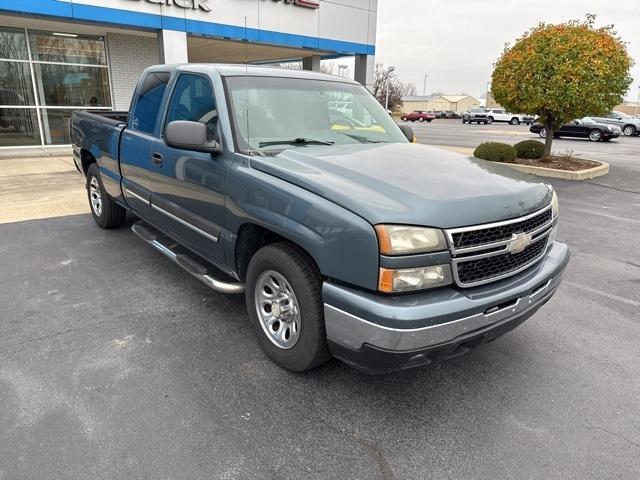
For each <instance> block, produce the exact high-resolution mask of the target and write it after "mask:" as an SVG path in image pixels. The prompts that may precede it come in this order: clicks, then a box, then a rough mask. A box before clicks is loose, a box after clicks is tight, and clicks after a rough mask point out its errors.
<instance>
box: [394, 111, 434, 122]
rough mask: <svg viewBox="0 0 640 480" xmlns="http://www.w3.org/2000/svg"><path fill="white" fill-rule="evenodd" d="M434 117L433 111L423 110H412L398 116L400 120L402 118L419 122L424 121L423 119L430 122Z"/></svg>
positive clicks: (405, 120)
mask: <svg viewBox="0 0 640 480" xmlns="http://www.w3.org/2000/svg"><path fill="white" fill-rule="evenodd" d="M434 118H436V116H435V115H434V114H433V112H425V111H424V110H414V111H413V112H411V113H404V114H402V116H401V117H400V120H402V121H403V122H415V121H416V120H417V121H419V122H424V121H425V120H426V121H427V122H430V121H431V120H433V119H434Z"/></svg>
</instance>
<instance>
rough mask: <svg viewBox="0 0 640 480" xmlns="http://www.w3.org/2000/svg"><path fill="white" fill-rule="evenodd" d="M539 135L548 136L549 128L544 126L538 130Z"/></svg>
mask: <svg viewBox="0 0 640 480" xmlns="http://www.w3.org/2000/svg"><path fill="white" fill-rule="evenodd" d="M538 135H540V136H541V137H542V138H547V129H546V128H544V127H542V128H541V129H540V131H539V132H538Z"/></svg>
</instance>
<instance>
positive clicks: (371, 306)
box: [323, 242, 570, 373]
mask: <svg viewBox="0 0 640 480" xmlns="http://www.w3.org/2000/svg"><path fill="white" fill-rule="evenodd" d="M569 256H570V255H569V250H568V248H567V246H566V245H565V244H563V243H559V242H554V243H553V245H552V247H551V248H550V249H549V250H548V252H547V254H546V256H545V257H544V258H543V259H542V260H541V261H540V262H538V263H537V264H536V265H534V266H532V267H531V268H529V269H527V270H526V271H525V272H522V273H521V274H518V275H516V276H514V277H511V278H509V279H505V280H501V281H498V282H495V283H492V284H488V285H482V286H479V287H474V288H468V289H455V288H440V289H436V290H432V291H429V292H424V293H417V294H411V295H398V296H383V295H378V294H374V293H369V292H362V291H359V290H355V289H351V288H348V287H343V286H339V285H336V284H333V283H329V282H325V283H324V285H323V298H324V302H325V303H324V315H325V326H326V332H327V340H328V343H329V348H330V349H331V352H332V354H333V355H334V356H335V357H337V358H340V359H341V360H343V361H344V362H346V363H348V364H350V365H352V366H353V367H355V368H357V369H359V370H362V371H365V372H368V373H385V372H388V371H392V370H401V369H405V368H412V367H416V366H419V365H423V364H427V363H432V362H434V361H437V360H442V359H446V358H451V357H455V356H458V355H460V354H463V353H466V352H468V351H469V350H471V349H472V348H474V347H477V346H479V345H481V344H483V343H487V342H490V341H492V340H495V339H496V338H498V337H499V336H501V335H503V334H504V333H506V332H508V331H509V330H511V329H513V328H515V327H516V326H518V325H519V324H521V323H522V322H524V321H525V320H526V319H527V318H529V317H530V316H531V315H533V314H534V313H535V312H536V311H537V310H538V308H540V307H541V306H542V305H543V304H544V303H545V302H547V300H549V299H550V298H551V296H552V295H553V294H554V293H555V291H556V289H557V288H558V285H559V284H560V279H561V276H562V272H563V271H564V269H565V267H566V265H567V263H568V262H569Z"/></svg>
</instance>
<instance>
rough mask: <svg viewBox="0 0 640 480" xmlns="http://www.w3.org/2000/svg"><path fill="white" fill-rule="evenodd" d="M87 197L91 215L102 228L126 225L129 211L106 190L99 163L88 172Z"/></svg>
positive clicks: (90, 167)
mask: <svg viewBox="0 0 640 480" xmlns="http://www.w3.org/2000/svg"><path fill="white" fill-rule="evenodd" d="M87 195H88V197H89V206H90V207H91V214H92V215H93V219H94V220H95V222H96V224H97V225H98V226H99V227H100V228H115V227H119V226H120V225H122V224H123V223H124V220H125V218H126V216H127V211H126V210H125V209H124V207H122V206H120V205H118V204H117V203H116V202H115V201H114V200H113V199H112V198H111V197H110V196H109V194H108V193H107V192H106V190H105V189H104V185H103V183H102V178H100V170H99V169H98V164H97V163H92V164H91V166H89V169H88V171H87Z"/></svg>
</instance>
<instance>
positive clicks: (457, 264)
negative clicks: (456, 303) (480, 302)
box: [446, 205, 555, 287]
mask: <svg viewBox="0 0 640 480" xmlns="http://www.w3.org/2000/svg"><path fill="white" fill-rule="evenodd" d="M554 220H555V219H554V218H553V215H552V212H551V205H549V206H548V207H545V208H543V209H542V210H539V211H537V212H534V213H532V214H530V215H526V216H524V217H520V218H515V219H512V220H506V221H504V222H496V223H492V224H486V225H476V226H473V227H465V228H454V229H450V230H447V231H446V233H447V237H448V240H449V244H450V247H451V255H452V257H453V262H452V268H453V276H454V279H455V281H456V283H457V284H458V285H459V286H461V287H473V286H476V285H482V284H485V283H489V282H494V281H497V280H500V279H502V278H506V277H509V276H511V275H515V274H516V273H518V272H521V271H523V270H525V269H526V268H528V267H530V266H532V265H533V264H534V263H536V262H537V261H538V260H540V259H541V258H542V257H543V256H544V254H545V253H546V251H547V246H548V243H549V242H548V240H549V235H550V233H551V230H552V228H553V223H554Z"/></svg>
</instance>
